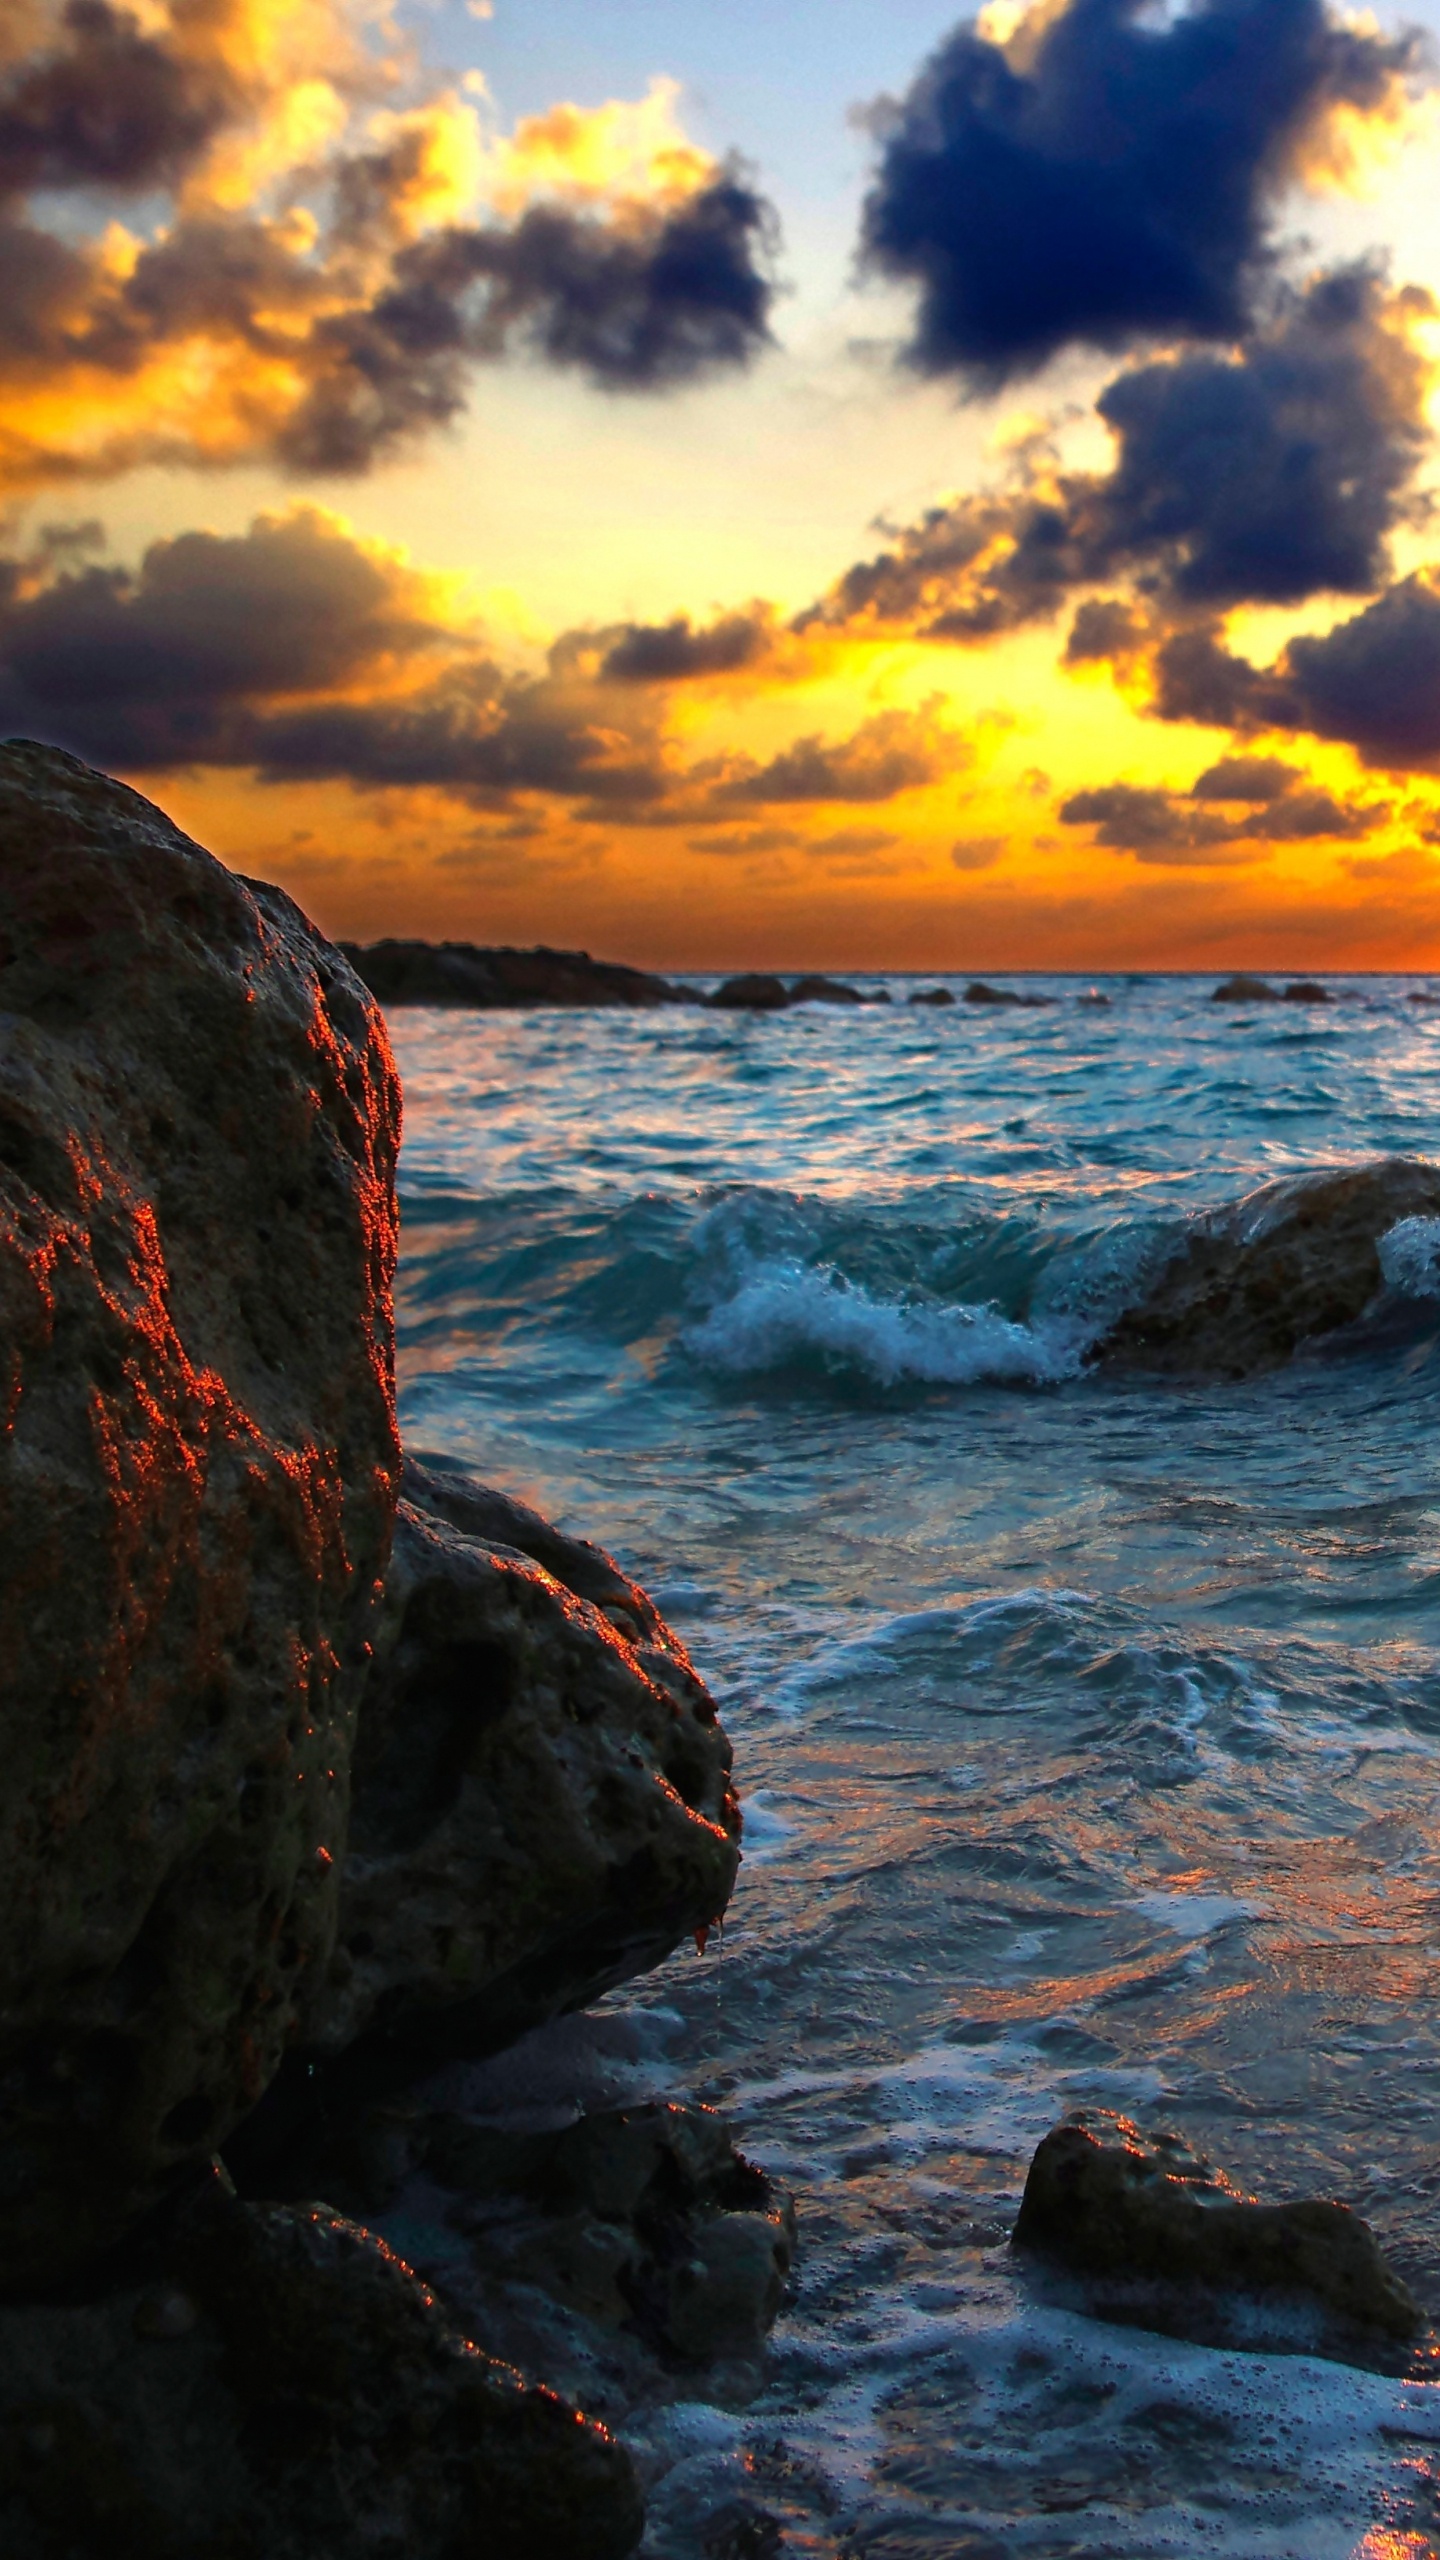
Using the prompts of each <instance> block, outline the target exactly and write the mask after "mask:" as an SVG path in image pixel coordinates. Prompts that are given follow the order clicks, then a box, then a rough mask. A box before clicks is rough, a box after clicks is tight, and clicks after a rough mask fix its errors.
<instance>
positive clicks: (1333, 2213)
mask: <svg viewBox="0 0 1440 2560" xmlns="http://www.w3.org/2000/svg"><path fill="white" fill-rule="evenodd" d="M1014 2246H1015V2247H1016V2248H1017V2249H1020V2250H1031V2251H1035V2252H1038V2253H1040V2254H1042V2255H1044V2256H1047V2257H1050V2258H1052V2259H1054V2260H1056V2261H1058V2262H1059V2263H1060V2264H1061V2265H1063V2266H1065V2267H1068V2268H1070V2269H1072V2270H1073V2271H1075V2272H1076V2273H1078V2274H1080V2275H1083V2276H1085V2277H1088V2278H1092V2279H1096V2280H1099V2281H1100V2282H1101V2283H1102V2284H1105V2285H1110V2286H1119V2287H1121V2288H1136V2287H1139V2288H1145V2287H1161V2288H1164V2289H1165V2292H1164V2299H1163V2301H1160V2302H1158V2303H1157V2302H1156V2301H1155V2300H1154V2299H1153V2298H1152V2299H1150V2300H1149V2301H1148V2302H1147V2300H1146V2297H1145V2296H1144V2295H1143V2294H1134V2293H1131V2295H1130V2297H1129V2300H1128V2304H1127V2301H1126V2296H1125V2294H1124V2293H1123V2292H1122V2293H1121V2294H1120V2295H1119V2296H1112V2307H1114V2308H1126V2307H1128V2308H1130V2309H1132V2310H1133V2311H1135V2312H1137V2313H1140V2312H1142V2311H1144V2310H1145V2309H1147V2308H1148V2309H1151V2310H1154V2309H1157V2308H1158V2309H1160V2310H1161V2311H1162V2313H1163V2314H1164V2315H1165V2325H1166V2326H1167V2327H1170V2328H1175V2327H1177V2326H1178V2327H1179V2328H1180V2332H1181V2334H1185V2335H1192V2334H1197V2333H1198V2334H1200V2335H1202V2336H1207V2337H1208V2336H1209V2335H1210V2334H1211V2331H1212V2329H1213V2325H1214V2317H1215V2313H1214V2307H1213V2305H1212V2304H1211V2303H1210V2302H1208V2301H1207V2300H1206V2299H1205V2298H1204V2297H1206V2296H1214V2295H1218V2294H1257V2295H1268V2296H1276V2295H1280V2296H1286V2297H1290V2298H1292V2299H1293V2300H1296V2301H1300V2302H1307V2303H1310V2304H1313V2305H1315V2306H1316V2307H1318V2309H1319V2310H1320V2312H1322V2313H1323V2314H1324V2315H1326V2316H1327V2317H1328V2318H1329V2319H1331V2320H1332V2321H1335V2322H1337V2323H1339V2324H1340V2326H1341V2327H1342V2328H1343V2329H1345V2330H1349V2331H1355V2332H1363V2331H1366V2330H1369V2331H1372V2332H1374V2333H1376V2334H1377V2335H1379V2336H1382V2337H1385V2338H1389V2339H1393V2340H1401V2341H1404V2340H1408V2339H1410V2338H1412V2337H1413V2336H1414V2335H1415V2333H1416V2331H1417V2329H1418V2328H1419V2326H1420V2313H1419V2311H1418V2309H1417V2306H1416V2304H1415V2302H1414V2299H1413V2297H1412V2296H1411V2293H1410V2290H1409V2288H1408V2286H1407V2285H1405V2284H1404V2283H1403V2282H1402V2280H1401V2278H1400V2277H1399V2276H1398V2275H1397V2274H1396V2273H1395V2271H1394V2269H1393V2268H1392V2267H1391V2266H1389V2264H1388V2263H1387V2261H1386V2259H1385V2257H1384V2255H1383V2253H1382V2251H1381V2249H1380V2246H1379V2244H1378V2242H1377V2241H1376V2239H1375V2235H1374V2233H1373V2232H1372V2231H1371V2230H1370V2227H1369V2225H1368V2224H1367V2223H1365V2222H1362V2221H1361V2219H1360V2216H1359V2215H1358V2214H1356V2213H1352V2212H1351V2210H1350V2208H1349V2207H1348V2205H1343V2204H1333V2203H1328V2202H1320V2201H1316V2200H1313V2199H1308V2198H1307V2199H1305V2200H1303V2201H1299V2202H1294V2203H1286V2204H1259V2203H1257V2202H1256V2200H1255V2199H1254V2197H1252V2196H1246V2195H1243V2194H1241V2193H1240V2192H1239V2190H1238V2189H1236V2188H1235V2187H1233V2186H1231V2184H1230V2182H1229V2180H1228V2179H1227V2178H1225V2177H1224V2176H1223V2175H1222V2174H1221V2172H1219V2171H1218V2170H1216V2169H1213V2168H1212V2167H1211V2165H1210V2163H1209V2161H1208V2160H1206V2159H1204V2158H1203V2157H1201V2156H1199V2155H1197V2154H1196V2153H1195V2152H1193V2151H1192V2150H1191V2149H1190V2148H1189V2145H1188V2144H1187V2143H1186V2142H1184V2141H1183V2139H1182V2138H1181V2137H1180V2136H1179V2135H1178V2134H1173V2133H1160V2134H1156V2135H1154V2136H1153V2137H1152V2138H1150V2139H1149V2140H1147V2139H1146V2138H1145V2137H1144V2136H1142V2135H1141V2134H1140V2133H1139V2131H1138V2130H1137V2128H1136V2126H1135V2125H1134V2124H1132V2123H1131V2121H1130V2119H1129V2118H1128V2117H1127V2116H1117V2115H1112V2114H1110V2113H1108V2112H1107V2111H1104V2110H1098V2109H1097V2110H1093V2111H1090V2110H1087V2111H1083V2112H1080V2113H1077V2114H1076V2115H1074V2116H1073V2117H1071V2118H1069V2119H1068V2120H1067V2122H1066V2123H1064V2124H1062V2125H1058V2126H1057V2127H1056V2128H1055V2130H1054V2131H1053V2132H1052V2133H1047V2134H1046V2136H1045V2138H1044V2140H1043V2142H1042V2143H1041V2144H1040V2147H1039V2149H1038V2150H1037V2152H1036V2154H1035V2157H1034V2159H1033V2160H1032V2162H1031V2164H1030V2173H1029V2176H1028V2177H1027V2179H1026V2181H1025V2194H1024V2200H1023V2202H1022V2204H1021V2207H1020V2215H1019V2219H1018V2221H1017V2222H1016V2225H1015V2231H1014ZM1187 2289H1192V2290H1193V2291H1194V2293H1195V2294H1196V2295H1198V2296H1199V2297H1200V2298H1199V2299H1198V2300H1196V2301H1195V2303H1194V2304H1193V2307H1192V2311H1191V2316H1190V2322H1189V2326H1188V2327H1187V2326H1186V2325H1185V2322H1186V2305H1185V2300H1184V2295H1185V2292H1186V2290H1187Z"/></svg>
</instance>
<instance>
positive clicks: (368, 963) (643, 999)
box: [339, 940, 694, 1012]
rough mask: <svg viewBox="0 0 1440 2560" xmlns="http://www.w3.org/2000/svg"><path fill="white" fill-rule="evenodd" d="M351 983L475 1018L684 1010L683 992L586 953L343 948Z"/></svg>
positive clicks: (419, 945)
mask: <svg viewBox="0 0 1440 2560" xmlns="http://www.w3.org/2000/svg"><path fill="white" fill-rule="evenodd" d="M339 948H340V949H341V950H342V951H343V952H344V954H345V957H346V958H347V960H348V961H349V962H350V964H351V966H352V968H353V969H354V970H355V972H356V974H357V976H359V977H361V978H363V979H364V981H365V984H366V986H367V987H369V989H370V991H371V993H372V995H375V996H378V997H379V999H380V1002H381V1003H382V1004H391V1005H395V1004H444V1005H469V1006H473V1007H475V1008H476V1009H477V1010H478V1011H481V1012H495V1011H515V1010H517V1009H522V1008H524V1007H526V1006H530V1005H594V1004H599V1005H640V1006H645V1007H653V1006H655V1005H663V1004H689V1003H693V1001H694V999H693V997H691V996H690V995H689V993H688V992H687V990H686V989H684V988H683V987H673V986H672V985H671V984H670V981H669V979H668V978H660V977H656V976H655V974H654V973H653V971H651V970H649V969H631V968H628V967H626V966H625V965H624V963H623V962H620V961H615V960H592V959H591V957H590V954H589V952H588V951H551V950H547V949H546V948H545V947H544V946H543V945H541V946H539V947H537V948H536V949H535V950H533V951H515V950H511V949H509V948H504V947H484V946H481V945H480V944H478V943H474V942H438V943H436V942H401V941H393V940H392V941H386V942H370V943H358V942H345V943H341V944H340V946H339Z"/></svg>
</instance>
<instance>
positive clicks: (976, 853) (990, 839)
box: [950, 836, 1005, 871]
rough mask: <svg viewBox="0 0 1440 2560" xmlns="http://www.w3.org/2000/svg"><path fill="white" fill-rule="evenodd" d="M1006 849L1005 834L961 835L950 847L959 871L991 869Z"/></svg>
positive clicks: (951, 856)
mask: <svg viewBox="0 0 1440 2560" xmlns="http://www.w3.org/2000/svg"><path fill="white" fill-rule="evenodd" d="M1004 851H1005V838H1004V837H1003V836H960V837H958V838H957V840H956V842H955V843H954V844H952V846H951V847H950V859H951V861H952V862H953V863H954V865H955V868H956V870H957V871H989V870H991V869H993V867H994V865H995V864H996V863H997V862H998V861H999V860H1000V857H1001V855H1002V854H1003V853H1004Z"/></svg>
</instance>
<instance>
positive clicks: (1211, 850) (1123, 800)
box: [1060, 757, 1390, 867]
mask: <svg viewBox="0 0 1440 2560" xmlns="http://www.w3.org/2000/svg"><path fill="white" fill-rule="evenodd" d="M1277 775H1280V776H1285V777H1287V780H1286V781H1281V782H1279V783H1278V784H1277V781H1276V776H1277ZM1217 776H1218V779H1219V784H1221V785H1223V786H1224V787H1223V788H1220V787H1217V780H1216V777H1217ZM1296 779H1298V777H1296V776H1295V775H1294V772H1293V768H1292V767H1289V766H1286V765H1283V764H1281V763H1280V762H1279V760H1278V759H1272V758H1260V757H1252V758H1244V757H1235V758H1232V759H1231V760H1230V764H1229V766H1228V767H1227V766H1226V765H1224V764H1221V765H1216V766H1213V767H1211V768H1210V769H1209V770H1208V771H1207V772H1205V773H1203V774H1201V776H1200V778H1199V780H1198V781H1197V782H1195V783H1193V784H1192V785H1191V788H1190V790H1189V791H1188V792H1184V793H1182V792H1175V791H1164V790H1157V789H1154V788H1143V787H1140V786H1138V785H1136V784H1134V783H1128V782H1111V783H1105V784H1102V785H1101V786H1100V788H1099V789H1097V790H1091V791H1076V792H1072V793H1071V795H1070V797H1069V799H1068V800H1064V801H1062V802H1061V805H1060V816H1061V818H1062V820H1063V821H1064V823H1065V825H1066V826H1069V827H1078V826H1091V827H1093V828H1094V829H1095V842H1096V843H1097V844H1101V845H1104V846H1106V847H1107V848H1108V849H1109V850H1110V851H1111V852H1113V853H1131V854H1133V855H1134V856H1135V858H1136V860H1137V861H1139V862H1144V863H1152V864H1156V865H1161V866H1165V867H1192V866H1193V867H1202V866H1203V865H1205V864H1207V863H1215V864H1230V863H1236V862H1245V861H1249V860H1251V859H1253V858H1254V853H1255V851H1256V850H1258V849H1259V848H1262V847H1264V846H1267V845H1275V844H1306V843H1312V842H1316V841H1323V840H1326V839H1330V838H1334V837H1345V838H1354V837H1356V836H1365V835H1368V834H1370V833H1371V831H1372V830H1373V829H1374V828H1375V827H1377V826H1380V825H1383V823H1384V821H1385V820H1386V819H1387V818H1388V817H1389V815H1390V810H1389V806H1388V804H1386V803H1384V802H1364V801H1357V802H1346V801H1341V800H1337V799H1335V797H1334V796H1333V794H1332V793H1330V792H1328V791H1321V790H1316V789H1312V788H1310V787H1309V786H1308V785H1302V787H1301V788H1299V789H1298V790H1292V789H1290V788H1288V787H1287V784H1288V781H1290V780H1296ZM1246 784H1249V785H1250V786H1251V787H1250V788H1249V789H1246V788H1245V787H1244V786H1245V785H1246ZM1246 800H1248V801H1249V802H1251V803H1252V805H1251V806H1250V807H1249V808H1247V809H1246V810H1245V811H1244V813H1243V814H1242V815H1239V816H1236V817H1233V818H1231V817H1223V816H1221V814H1220V812H1219V810H1218V809H1217V808H1215V807H1214V806H1213V805H1209V804H1212V803H1213V802H1215V801H1225V802H1230V803H1235V802H1240V801H1246ZM1247 846H1248V847H1250V848H1252V851H1250V852H1246V851H1245V850H1244V848H1245V847H1247Z"/></svg>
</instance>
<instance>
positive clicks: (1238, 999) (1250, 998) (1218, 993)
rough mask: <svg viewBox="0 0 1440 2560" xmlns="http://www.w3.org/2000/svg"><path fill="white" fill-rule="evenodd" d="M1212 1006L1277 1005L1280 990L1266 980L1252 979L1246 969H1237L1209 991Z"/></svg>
mask: <svg viewBox="0 0 1440 2560" xmlns="http://www.w3.org/2000/svg"><path fill="white" fill-rule="evenodd" d="M1210 1001H1211V1003H1212V1004H1278V1003H1279V1001H1280V990H1279V988H1278V987H1272V986H1271V984H1270V981H1269V979H1268V978H1256V977H1252V976H1251V974H1250V972H1249V971H1248V970H1246V969H1237V970H1236V972H1235V975H1234V976H1233V977H1231V978H1222V979H1221V981H1220V984H1219V986H1218V987H1213V988H1212V989H1211V991H1210Z"/></svg>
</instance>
